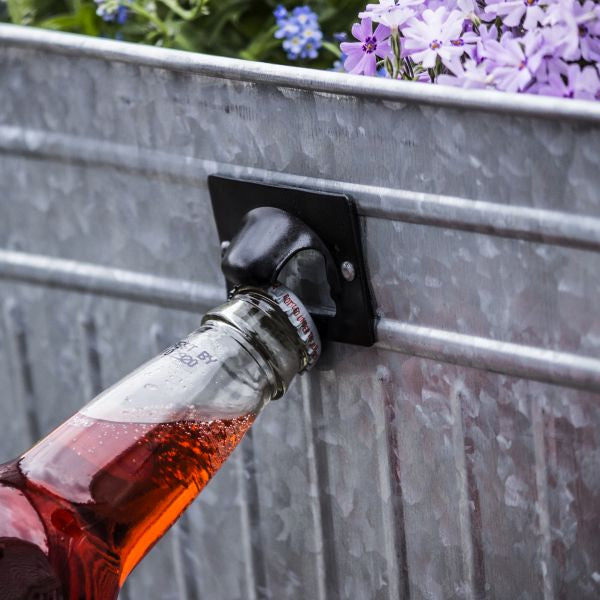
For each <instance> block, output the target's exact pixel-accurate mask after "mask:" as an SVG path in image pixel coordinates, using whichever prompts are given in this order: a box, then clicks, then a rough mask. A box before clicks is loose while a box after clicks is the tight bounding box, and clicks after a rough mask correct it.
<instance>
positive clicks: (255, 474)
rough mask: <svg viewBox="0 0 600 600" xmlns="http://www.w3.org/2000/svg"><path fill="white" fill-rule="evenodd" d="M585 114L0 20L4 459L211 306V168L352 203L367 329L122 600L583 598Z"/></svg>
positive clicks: (198, 508)
mask: <svg viewBox="0 0 600 600" xmlns="http://www.w3.org/2000/svg"><path fill="white" fill-rule="evenodd" d="M599 142H600V108H599V107H598V105H596V104H593V103H585V102H578V101H563V100H557V99H551V98H541V97H528V96H519V97H516V96H513V95H502V94H498V93H493V92H474V91H462V90H455V89H449V88H444V87H434V86H424V85H417V84H402V83H396V82H390V81H379V80H375V79H370V78H357V77H350V76H342V75H338V74H334V73H326V72H315V71H308V70H303V69H292V68H285V67H280V66H274V65H263V64H256V63H248V62H241V61H235V60H229V59H223V58H215V57H207V56H198V55H192V54H186V53H182V52H176V51H168V50H161V49H156V48H148V47H142V46H132V45H128V44H122V43H117V42H112V41H108V40H98V39H89V38H82V37H77V36H70V35H63V34H56V33H51V32H43V31H38V30H34V29H22V28H18V27H13V26H7V25H2V26H0V198H1V204H0V248H1V250H0V278H1V279H2V281H1V284H0V290H1V297H0V302H1V304H2V321H1V327H0V355H1V356H2V360H1V361H0V385H1V386H2V390H3V393H2V395H1V400H0V414H2V422H3V434H2V436H1V438H0V460H3V459H8V458H10V457H12V456H14V455H16V454H17V453H19V452H20V451H22V450H23V449H25V448H26V447H27V446H28V445H29V444H30V443H31V442H33V441H34V440H35V439H36V438H38V437H39V436H40V435H42V434H44V433H46V432H47V431H49V430H50V429H51V428H52V427H54V426H55V425H56V424H57V423H59V422H60V421H61V420H63V419H64V418H65V417H67V416H68V415H69V414H71V413H72V412H73V411H75V410H76V409H77V408H78V407H79V406H80V405H81V404H82V403H83V402H85V401H86V400H87V399H89V398H90V397H91V396H92V395H93V394H94V393H96V392H97V391H98V390H100V389H101V388H103V387H106V386H107V385H109V384H111V383H112V382H114V381H116V380H117V379H118V378H119V377H121V376H122V375H124V374H125V373H126V372H128V371H129V370H131V369H132V368H134V367H135V366H137V365H138V364H139V363H141V362H142V361H143V360H145V359H146V358H148V357H150V356H151V355H153V354H154V353H155V352H156V351H157V350H158V349H160V348H162V347H163V346H165V345H166V344H167V343H169V342H171V341H173V340H175V339H177V338H178V337H179V336H181V335H183V334H185V333H187V332H188V330H190V329H192V328H194V327H196V326H197V324H198V320H199V314H200V313H201V312H203V311H204V310H205V309H206V308H208V307H209V306H210V305H213V304H215V303H216V302H218V301H219V300H221V299H222V298H223V297H224V282H223V279H222V276H221V274H220V271H219V248H218V243H217V236H216V231H215V227H214V223H213V222H212V217H211V211H210V204H209V197H208V190H207V185H206V181H207V176H208V175H209V174H212V173H217V174H222V175H229V176H239V177H244V178H249V179H254V180H259V181H268V182H273V183H281V184H288V185H289V184H292V185H298V186H303V187H307V188H313V189H319V190H332V191H341V192H345V193H347V194H349V195H351V196H352V197H353V198H354V199H355V200H356V201H357V203H358V206H359V212H360V215H361V221H362V225H363V229H364V239H365V245H366V247H365V252H366V258H367V262H368V269H369V273H370V280H371V284H372V287H373V291H374V295H375V299H376V304H377V310H378V316H379V319H378V322H377V335H378V340H379V341H378V343H377V345H376V346H375V347H373V348H370V349H365V348H357V347H351V346H342V345H334V346H333V347H332V348H330V350H329V353H328V355H327V356H326V358H325V359H324V360H323V361H322V363H321V364H320V366H319V368H318V369H317V370H316V371H315V372H313V373H312V374H310V375H309V376H303V377H301V378H299V380H298V381H297V382H296V384H295V385H294V387H293V389H292V390H290V392H289V393H288V394H287V396H286V397H285V398H284V399H283V400H281V401H279V402H278V403H276V404H274V405H272V406H271V407H269V409H268V410H267V411H266V412H265V413H264V414H263V415H262V416H261V418H260V419H259V421H258V423H257V424H256V426H255V428H254V430H253V432H252V435H251V436H249V437H248V439H247V440H246V441H245V442H244V443H243V446H242V448H241V449H240V450H239V451H238V452H237V453H236V454H235V456H234V457H233V458H232V459H231V460H230V461H229V463H228V464H227V465H226V467H225V468H224V469H223V470H222V471H221V472H220V473H219V474H218V476H217V477H216V478H215V480H214V481H213V482H212V483H211V484H210V486H209V487H208V488H207V489H206V490H205V492H203V494H202V496H201V498H200V500H199V501H198V502H196V503H195V504H194V505H193V506H192V507H191V509H190V510H189V512H188V514H187V515H186V517H185V518H184V519H183V520H182V522H181V523H180V524H179V525H177V526H176V527H175V528H174V529H173V531H172V532H170V533H169V534H168V535H167V536H166V537H165V539H164V540H163V541H161V543H160V544H159V545H158V546H157V547H156V549H155V550H153V551H152V552H151V553H150V555H149V556H148V557H147V559H146V560H145V561H144V562H143V563H142V565H141V566H140V567H139V569H138V570H137V571H136V572H135V574H134V575H133V576H132V578H131V581H130V582H129V583H128V584H127V586H126V589H125V590H124V592H123V594H122V596H123V597H125V598H130V599H134V598H147V599H169V598H172V599H179V598H184V599H185V598H189V599H194V600H195V599H200V598H210V599H211V600H217V599H219V600H221V599H223V600H233V599H239V598H243V599H262V598H273V599H278V600H279V599H284V598H286V599H315V600H324V599H332V600H333V599H352V600H362V599H385V600H392V599H396V598H415V599H417V598H423V599H425V598H427V599H430V598H431V599H433V598H440V599H441V598H444V599H446V598H511V599H513V598H521V599H533V598H545V599H546V598H594V597H597V596H598V595H599V594H600V535H599V534H600V468H599V467H600V427H599V425H600V397H599V395H598V392H599V391H600V360H599V359H598V352H599V350H600V303H599V302H598V300H597V298H598V293H599V291H600V268H599V266H600V262H599V257H598V252H599V251H600V202H599V200H598V189H599V183H600V153H599V152H598V149H599V147H600V144H599Z"/></svg>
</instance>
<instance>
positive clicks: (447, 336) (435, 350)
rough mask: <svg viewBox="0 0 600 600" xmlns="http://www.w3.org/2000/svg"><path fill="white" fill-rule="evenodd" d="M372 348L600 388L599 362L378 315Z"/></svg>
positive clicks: (595, 388)
mask: <svg viewBox="0 0 600 600" xmlns="http://www.w3.org/2000/svg"><path fill="white" fill-rule="evenodd" d="M377 339H378V342H377V346H378V347H380V348H384V349H386V350H393V351H395V352H401V353H403V354H410V355H416V356H422V357H424V358H431V359H434V360H439V361H442V362H449V363H453V364H457V365H463V366H465V367H474V368H477V369H483V370H486V371H492V372H494V373H501V374H504V375H512V376H515V377H523V378H525V379H533V380H536V381H543V382H546V383H554V384H558V385H563V386H566V387H573V388H579V389H584V390H590V391H594V392H600V360H598V359H596V358H591V357H588V356H581V355H578V354H571V353H568V352H558V351H555V350H547V349H545V348H538V347H535V346H525V345H522V344H513V343H510V342H501V341H498V340H492V339H490V338H484V337H478V336H474V335H466V334H463V333H457V332H455V331H445V330H442V329H433V328H431V327H423V326H419V325H411V324H409V323H402V322H399V321H395V320H392V319H381V320H380V321H379V322H378V323H377Z"/></svg>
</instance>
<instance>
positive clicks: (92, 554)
mask: <svg viewBox="0 0 600 600" xmlns="http://www.w3.org/2000/svg"><path fill="white" fill-rule="evenodd" d="M319 353H320V341H319V337H318V333H317V331H316V328H315V326H314V323H313V322H312V320H311V317H310V315H309V314H308V312H307V311H306V309H305V308H304V307H303V306H302V304H301V303H300V301H299V300H298V298H297V297H295V296H294V295H293V294H292V293H291V292H289V291H288V290H286V289H285V288H284V287H282V286H279V285H275V286H272V287H271V288H269V289H268V290H262V289H254V288H245V289H241V290H238V292H237V293H236V294H235V295H234V296H233V297H232V299H231V300H230V301H229V302H227V303H226V304H224V305H222V306H220V307H218V308H216V309H214V310H212V311H210V312H209V313H208V314H206V315H205V316H204V318H203V320H202V326H201V327H200V328H199V329H198V330H197V331H194V332H193V333H191V334H190V335H188V336H187V337H186V338H185V339H183V340H181V341H180V342H177V343H176V344H175V345H173V346H171V347H170V348H168V349H167V350H166V351H165V352H164V353H163V354H161V355H159V356H157V357H156V358H154V359H152V360H150V361H149V362H147V363H146V364H144V365H143V366H141V367H139V368H138V369H137V370H136V371H134V372H133V373H131V374H130V375H128V376H127V377H125V378H124V379H123V380H122V381H120V382H119V383H117V384H115V385H114V386H112V387H111V388H109V389H108V390H106V391H105V392H103V393H101V394H100V395H99V396H98V397H97V398H96V399H94V400H93V401H92V402H91V403H89V404H88V405H87V406H85V407H84V408H83V409H81V410H80V411H79V412H78V413H77V414H75V415H74V416H73V417H71V418H70V419H68V420H67V421H66V422H65V423H63V424H62V425H60V426H59V427H58V428H57V429H56V430H54V431H53V432H52V433H50V434H49V435H48V436H47V437H45V438H44V439H42V440H41V441H40V442H39V443H38V444H37V445H36V446H34V447H33V448H32V449H31V450H29V451H27V452H25V454H23V455H22V456H21V457H19V458H18V459H16V460H14V461H12V462H9V463H6V464H4V465H2V466H0V598H2V599H3V600H23V599H25V598H39V599H42V600H59V599H60V600H83V599H90V600H91V599H94V600H100V599H101V600H111V599H114V598H116V597H117V595H118V592H119V589H120V588H121V586H122V584H123V582H124V581H125V579H126V578H127V576H128V575H129V573H130V572H131V571H132V569H133V568H134V567H135V566H136V565H137V564H138V563H139V562H140V560H141V559H142V558H143V557H144V555H145V554H146V553H147V552H148V550H149V549H150V548H151V547H152V546H153V544H154V543H155V542H156V541H157V540H158V539H159V538H160V537H161V536H162V535H163V534H164V533H165V532H166V531H167V529H168V528H169V527H170V526H171V525H172V524H173V523H174V522H175V521H176V519H177V518H178V517H179V515H181V513H182V512H183V511H184V510H185V508H186V507H187V506H188V505H189V504H190V502H192V500H193V499H194V498H195V497H196V496H197V495H198V493H199V492H200V491H201V490H202V489H203V488H204V486H205V485H206V484H207V482H208V481H209V480H210V478H211V477H212V476H213V475H214V473H215V472H216V471H217V470H218V469H219V468H220V466H221V465H222V464H223V462H224V461H225V460H226V459H227V457H228V456H229V455H230V453H231V452H232V450H233V449H234V448H235V447H236V446H237V444H238V443H239V442H240V441H241V439H242V437H243V436H244V433H245V432H246V431H247V430H248V428H249V427H250V426H251V425H252V423H253V421H254V419H255V418H256V416H257V415H258V413H259V412H260V411H261V410H262V409H263V408H264V407H265V405H266V404H267V403H268V402H269V401H271V400H273V399H276V398H279V397H280V396H281V395H282V394H283V393H284V392H285V390H286V388H287V386H288V385H289V383H290V381H291V380H292V378H293V377H294V376H295V375H296V374H297V373H299V372H301V371H303V370H305V369H307V368H310V367H311V366H312V365H313V364H314V362H315V361H316V360H317V358H318V356H319Z"/></svg>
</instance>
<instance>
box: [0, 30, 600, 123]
mask: <svg viewBox="0 0 600 600" xmlns="http://www.w3.org/2000/svg"><path fill="white" fill-rule="evenodd" d="M0 45H4V46H19V47H27V48H34V49H40V50H43V51H44V52H46V53H48V52H51V53H55V54H63V55H67V56H85V57H90V58H98V59H102V60H111V61H119V62H127V63H133V64H136V65H144V66H148V67H155V68H161V69H168V70H175V71H182V72H187V73H195V74H199V75H207V76H210V77H217V78H219V79H230V80H237V81H248V82H254V83H263V84H268V85H274V86H281V87H291V88H296V89H302V90H308V91H314V92H325V93H330V94H338V95H340V94H341V95H351V96H362V97H367V98H373V99H380V100H390V101H394V102H414V103H418V104H429V105H434V106H447V107H450V108H457V109H464V110H484V111H492V112H499V113H503V114H514V115H522V116H530V117H538V118H551V119H556V118H558V119H568V120H583V121H590V122H594V123H598V122H600V106H598V104H597V103H596V102H592V101H585V100H566V99H564V98H552V97H549V96H534V95H528V94H509V93H506V92H497V91H492V90H465V89H460V88H454V87H450V86H437V85H418V84H415V83H411V82H402V81H392V80H389V79H383V78H374V77H362V76H358V75H347V74H341V73H332V72H328V71H321V70H314V69H305V68H298V67H287V66H282V65H274V64H267V63H260V62H251V61H244V60H238V59H233V58H224V57H220V56H209V55H205V54H196V53H191V52H183V51H180V50H169V49H164V48H157V47H155V46H144V45H138V44H129V43H125V42H116V41H113V40H107V39H101V38H93V37H85V36H79V35H74V34H68V33H59V32H54V31H47V30H41V29H34V28H27V27H19V26H16V25H6V24H2V25H0Z"/></svg>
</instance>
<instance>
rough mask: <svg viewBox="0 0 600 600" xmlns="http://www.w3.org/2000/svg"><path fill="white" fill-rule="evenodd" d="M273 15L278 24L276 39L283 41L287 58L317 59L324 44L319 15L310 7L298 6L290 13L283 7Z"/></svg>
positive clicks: (277, 9)
mask: <svg viewBox="0 0 600 600" xmlns="http://www.w3.org/2000/svg"><path fill="white" fill-rule="evenodd" d="M273 14H274V15H275V20H276V22H277V31H276V32H275V37H276V38H277V39H283V49H284V50H285V51H286V53H287V57H288V58H289V59H290V60H297V59H298V58H304V59H309V60H313V59H315V58H317V56H318V55H319V49H320V48H321V46H322V42H323V33H322V31H321V28H320V27H319V18H318V16H317V14H316V13H315V12H314V11H312V10H311V9H310V7H308V6H297V7H296V8H294V9H293V10H292V12H291V13H290V12H288V11H287V10H286V9H285V8H284V7H283V6H281V5H279V6H278V7H277V8H276V9H275V10H274V12H273Z"/></svg>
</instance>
